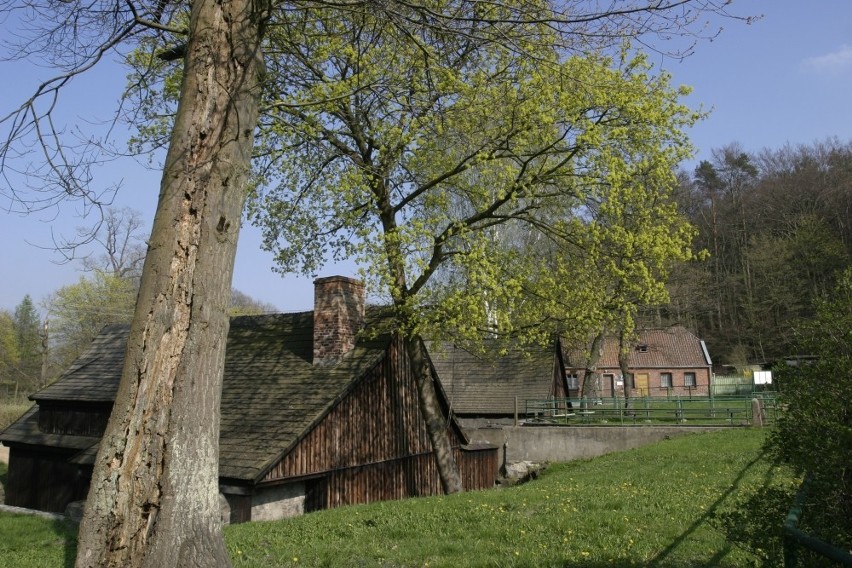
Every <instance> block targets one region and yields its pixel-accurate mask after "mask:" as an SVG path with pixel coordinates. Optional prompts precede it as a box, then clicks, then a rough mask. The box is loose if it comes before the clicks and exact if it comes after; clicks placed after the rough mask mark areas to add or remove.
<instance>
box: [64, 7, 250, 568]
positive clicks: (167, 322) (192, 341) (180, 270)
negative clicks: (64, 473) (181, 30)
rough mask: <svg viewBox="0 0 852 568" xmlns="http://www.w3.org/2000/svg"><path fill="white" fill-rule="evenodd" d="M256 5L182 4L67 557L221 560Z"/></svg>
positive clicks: (112, 561) (174, 562) (120, 562)
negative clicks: (179, 76)
mask: <svg viewBox="0 0 852 568" xmlns="http://www.w3.org/2000/svg"><path fill="white" fill-rule="evenodd" d="M266 16H267V11H266V9H265V8H264V4H263V3H262V2H253V1H252V0H235V1H232V2H214V1H212V0H197V1H195V2H193V4H192V15H191V21H190V35H189V43H188V46H187V54H186V60H185V67H184V78H183V86H182V90H181V98H180V104H179V106H178V111H177V116H176V119H175V126H174V132H173V134H172V140H171V144H170V147H169V152H168V156H167V159H166V166H165V170H164V172H163V179H162V184H161V187H160V197H159V203H158V206H157V213H156V216H155V219H154V227H153V230H152V234H151V239H150V241H149V248H148V255H147V258H146V260H145V266H144V269H143V273H142V282H141V286H140V291H139V297H138V300H137V305H136V312H135V315H134V318H133V324H132V327H131V332H130V339H129V341H128V345H127V355H126V357H125V363H124V369H123V373H122V378H121V385H120V387H119V391H118V395H117V398H116V401H115V406H114V408H113V413H112V416H111V417H110V421H109V425H108V427H107V431H106V434H105V435H104V437H103V440H102V441H101V446H100V451H99V452H98V457H97V460H96V463H95V469H94V474H93V476H92V484H91V488H90V490H89V498H88V501H87V503H86V512H85V515H84V518H83V522H82V524H81V526H80V533H79V545H78V554H77V566H78V567H84V566H86V567H88V566H91V567H95V566H97V567H102V566H116V567H118V566H121V567H128V566H131V567H134V566H148V567H157V568H160V567H172V566H228V565H230V559H229V558H228V553H227V549H226V548H225V543H224V539H223V536H222V529H221V521H220V513H219V499H218V496H219V490H218V470H219V450H218V444H219V400H220V395H221V386H222V372H223V362H224V356H225V343H226V339H227V333H228V316H227V305H228V298H229V295H230V290H231V276H232V274H233V266H234V256H235V253H236V247H237V235H238V232H239V227H240V217H241V213H242V209H243V205H244V203H245V198H246V180H247V175H248V172H249V168H250V160H251V150H252V145H253V137H254V130H255V125H256V123H257V117H258V100H259V85H258V83H259V73H260V66H261V65H262V63H261V60H260V38H261V35H262V29H263V23H264V19H265V17H266Z"/></svg>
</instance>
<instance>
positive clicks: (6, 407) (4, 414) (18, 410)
mask: <svg viewBox="0 0 852 568" xmlns="http://www.w3.org/2000/svg"><path fill="white" fill-rule="evenodd" d="M30 406H32V403H29V402H27V403H22V402H17V403H15V402H2V401H0V430H5V429H6V428H7V427H8V426H9V425H10V424H12V422H14V421H15V420H17V419H18V418H20V417H21V416H22V415H23V414H24V413H25V412H26V411H27V410H29V409H30Z"/></svg>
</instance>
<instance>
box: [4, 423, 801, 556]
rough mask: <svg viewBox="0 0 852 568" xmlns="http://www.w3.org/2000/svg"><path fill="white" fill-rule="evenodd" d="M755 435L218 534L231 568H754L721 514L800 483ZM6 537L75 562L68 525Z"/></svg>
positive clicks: (689, 439)
mask: <svg viewBox="0 0 852 568" xmlns="http://www.w3.org/2000/svg"><path fill="white" fill-rule="evenodd" d="M763 438H764V432H761V431H756V430H748V429H736V430H723V431H719V432H714V433H710V434H695V435H689V436H684V437H679V438H675V439H672V440H666V441H663V442H661V443H658V444H654V445H652V446H646V447H644V448H640V449H637V450H631V451H627V452H621V453H616V454H610V455H608V456H603V457H600V458H595V459H592V460H585V461H577V462H571V463H568V464H559V465H553V466H551V467H550V468H548V470H547V471H546V472H545V474H544V475H542V476H541V477H539V478H538V479H537V480H535V481H533V482H530V483H527V484H525V485H521V486H518V487H514V488H511V489H503V490H491V491H481V492H477V493H467V494H462V495H457V496H451V497H440V498H424V499H409V500H406V501H400V502H389V503H377V504H374V505H368V506H358V507H348V508H342V509H336V510H330V511H323V512H319V513H313V514H310V515H305V516H303V517H299V518H295V519H288V520H285V521H277V522H268V523H247V524H243V525H235V526H231V527H228V528H227V529H226V532H225V534H226V539H227V542H228V547H229V549H230V551H231V557H232V558H233V560H234V565H235V566H237V567H248V566H253V567H268V566H329V567H331V566H340V567H351V566H364V567H369V566H376V567H379V566H381V567H391V566H411V567H414V566H418V567H419V566H430V567H438V566H446V567H450V566H452V567H457V566H495V567H496V566H500V567H503V566H506V567H509V566H528V567H539V566H553V567H557V566H558V567H569V566H583V567H592V568H596V567H601V568H602V567H604V566H659V567H678V568H681V567H687V566H689V567H692V566H708V567H709V566H751V565H753V564H754V560H755V559H754V558H753V557H751V556H749V555H748V554H747V553H745V552H743V551H741V550H739V549H737V548H735V547H733V546H731V545H730V544H729V543H728V542H726V539H725V537H724V534H723V531H722V527H720V526H719V521H718V519H717V518H716V514H717V513H719V512H722V511H724V510H726V509H727V508H730V507H731V506H732V505H733V504H734V503H735V502H736V501H737V500H738V499H742V498H744V497H745V496H747V495H750V494H751V493H752V492H753V491H755V490H757V489H758V488H760V487H765V486H768V485H772V486H785V487H789V486H790V485H792V484H793V483H794V480H793V479H791V478H790V476H789V475H787V474H785V473H784V472H782V471H779V470H777V469H774V468H772V467H770V465H769V464H768V463H767V461H766V460H765V459H764V456H763V455H762V454H761V444H762V442H763ZM778 522H779V523H781V522H783V519H778ZM0 535H3V538H2V539H0V540H2V542H0V558H2V559H3V560H4V562H5V561H6V559H9V561H8V562H9V563H8V565H9V566H38V567H49V566H71V562H72V561H71V557H72V556H73V545H72V544H71V543H70V541H69V536H68V533H67V532H66V528H65V526H64V525H63V524H62V523H51V522H49V521H44V520H39V519H34V518H26V517H19V516H14V515H0ZM7 535H9V536H7Z"/></svg>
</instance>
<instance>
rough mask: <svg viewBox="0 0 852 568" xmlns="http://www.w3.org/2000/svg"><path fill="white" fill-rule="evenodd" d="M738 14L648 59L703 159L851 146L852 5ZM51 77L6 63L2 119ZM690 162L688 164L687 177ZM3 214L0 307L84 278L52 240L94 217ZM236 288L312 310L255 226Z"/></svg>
mask: <svg viewBox="0 0 852 568" xmlns="http://www.w3.org/2000/svg"><path fill="white" fill-rule="evenodd" d="M732 11H734V12H735V13H738V14H750V15H758V14H762V15H763V18H762V19H760V20H759V21H757V22H755V23H754V24H752V25H745V24H743V23H740V22H737V21H717V22H715V23H714V25H716V26H719V25H721V26H723V28H724V29H723V31H722V33H721V34H720V35H719V36H718V37H717V38H716V39H715V40H713V41H711V42H703V43H701V44H699V45H698V46H697V49H696V52H695V53H694V54H693V55H692V56H690V57H688V58H686V59H684V60H682V61H678V60H673V59H668V58H666V57H664V56H661V55H652V56H651V61H652V62H653V63H654V65H655V66H656V67H657V68H661V69H665V70H666V71H668V72H669V73H671V74H672V76H673V79H674V83H675V84H677V85H680V84H685V85H690V86H692V87H693V93H692V94H691V95H690V96H689V97H688V98H687V99H686V102H687V104H689V105H690V106H691V107H693V108H698V107H699V106H701V107H703V108H704V109H705V110H711V111H712V112H711V114H710V116H709V118H707V119H706V120H704V121H703V122H701V123H700V124H698V125H697V126H696V127H694V128H693V129H692V131H691V132H690V134H691V137H692V140H693V143H694V144H695V146H696V148H697V152H698V153H697V156H696V161H697V160H700V159H709V158H710V156H711V150H712V149H716V148H721V147H722V146H725V145H727V144H730V143H732V142H737V143H739V144H740V145H741V146H742V147H743V148H744V149H745V150H747V151H755V152H757V151H759V150H761V149H763V148H771V149H776V148H780V147H782V146H784V145H785V144H791V145H794V146H795V145H799V144H811V143H813V142H816V141H821V140H824V139H826V138H828V137H837V138H839V139H840V140H841V141H844V142H846V141H850V140H852V109H850V104H849V99H850V93H852V2H849V1H848V0H817V1H815V2H808V3H803V2H800V1H797V0H778V1H776V0H772V1H769V0H765V1H757V0H735V2H734V4H733V7H732ZM9 33H10V30H9V29H8V21H7V22H5V23H4V22H0V34H2V35H4V36H5V35H7V34H9ZM50 73H51V71H50V69H46V68H39V67H37V66H34V65H33V64H32V63H26V64H22V63H10V62H2V61H0V77H3V79H2V81H0V115H4V114H5V113H6V112H8V111H9V110H11V109H12V108H14V107H15V106H17V105H18V104H20V101H21V100H23V99H25V98H26V97H27V96H29V94H31V92H32V91H33V90H34V88H35V87H36V86H37V85H38V83H39V82H40V81H41V80H44V79H46V78H48V77H49V76H50ZM123 84H124V72H123V70H122V69H121V68H120V67H118V66H117V65H108V66H104V67H102V68H100V69H96V70H95V71H94V73H91V74H89V75H87V76H86V77H82V78H80V79H79V80H78V81H75V82H74V83H73V84H72V86H71V89H69V90H68V92H66V93H63V99H62V101H61V104H62V107H61V113H62V116H63V117H65V119H66V120H67V124H68V128H69V129H73V128H77V129H79V130H80V131H86V132H88V131H91V130H101V131H102V130H103V129H104V128H105V126H104V124H103V122H102V121H104V120H108V119H109V118H110V117H111V115H110V110H112V109H113V108H114V106H115V101H116V100H118V97H119V96H120V94H121V89H122V86H123ZM118 137H119V138H121V134H120V133H119V134H118ZM695 163H696V162H691V163H689V164H685V166H686V167H687V168H688V169H692V168H693V167H694V165H695ZM118 182H121V184H122V188H121V190H120V192H119V193H118V195H117V197H116V200H115V205H116V206H118V207H124V206H127V207H132V208H134V209H137V210H139V211H141V212H142V214H143V216H144V218H145V222H146V224H147V225H150V223H151V222H152V221H153V212H154V209H155V206H156V199H157V192H158V187H159V173H158V172H156V171H152V170H149V169H147V168H145V167H143V166H142V165H141V164H138V163H136V162H135V161H133V160H129V159H126V160H121V161H117V162H113V163H110V164H106V165H104V166H103V167H101V168H99V169H98V170H97V171H96V177H95V184H97V185H99V186H101V187H109V186H111V185H114V184H116V183H118ZM4 183H5V182H3V181H2V180H0V184H4ZM2 189H4V190H5V188H2ZM8 209H9V203H8V201H4V200H2V197H0V274H2V276H0V309H7V310H12V309H14V307H15V306H16V305H17V304H18V303H20V301H21V300H22V299H23V297H24V295H25V294H29V295H30V296H31V297H32V298H33V300H34V301H35V302H36V303H37V304H40V303H41V302H42V301H43V300H44V299H45V298H46V297H47V296H48V295H49V294H51V293H52V292H54V291H55V290H56V289H58V288H59V287H61V286H63V285H66V284H70V283H73V282H75V281H76V280H77V279H79V278H80V277H81V276H82V273H81V272H80V271H79V263H76V262H71V263H64V264H63V263H61V262H60V261H61V256H60V255H58V254H57V253H56V252H54V251H52V250H51V248H50V247H51V244H52V239H53V235H58V236H60V237H61V236H65V237H71V236H73V235H74V229H75V227H78V226H83V225H86V224H87V221H86V219H83V218H81V217H80V213H81V212H80V211H78V210H75V209H74V208H72V207H65V208H63V209H61V210H51V211H46V212H42V213H36V214H31V215H29V216H21V215H17V214H14V213H10V212H8ZM353 270H354V267H353V266H351V265H343V266H338V267H333V266H332V267H327V268H326V269H324V270H323V271H322V272H321V273H320V275H321V276H325V275H330V274H336V273H340V274H347V275H351V274H352V273H353ZM234 286H235V287H236V288H238V289H240V290H242V291H243V292H245V293H247V294H249V295H251V296H253V297H255V298H258V299H260V300H263V301H265V302H268V303H271V304H273V305H275V306H277V307H278V308H279V309H281V310H282V311H296V310H304V309H310V307H311V304H312V302H313V284H312V280H311V279H309V278H300V277H295V276H288V277H286V278H283V277H282V276H281V275H279V274H276V273H273V272H272V258H271V257H270V255H269V254H267V253H264V252H263V251H261V250H260V235H259V232H258V231H257V230H256V229H254V228H252V227H250V226H248V225H247V226H245V227H244V228H243V231H242V233H241V236H240V246H239V250H238V253H237V263H236V269H235V274H234Z"/></svg>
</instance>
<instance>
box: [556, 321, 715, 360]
mask: <svg viewBox="0 0 852 568" xmlns="http://www.w3.org/2000/svg"><path fill="white" fill-rule="evenodd" d="M564 355H565V361H566V367H569V368H582V366H583V365H584V364H585V363H584V361H585V353H583V351H582V350H580V349H565V350H564ZM710 365H711V361H710V355H709V354H708V353H707V349H706V347H705V346H704V342H703V341H701V340H700V339H698V337H696V336H695V334H693V333H692V332H691V331H689V330H688V329H686V328H685V327H683V326H681V325H676V326H672V327H668V328H661V329H643V330H639V339H638V340H637V341H636V342H635V343H634V346H633V348H631V350H630V356H629V358H628V366H629V367H630V368H660V369H679V368H682V369H690V368H696V367H709V366H710ZM598 367H601V368H618V340H617V339H616V338H614V337H607V338H605V339H604V345H603V352H602V354H601V358H600V360H599V361H598Z"/></svg>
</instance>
